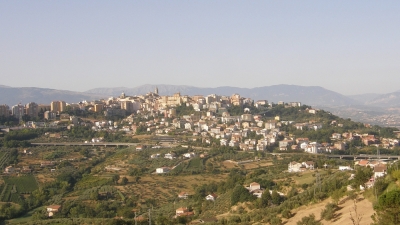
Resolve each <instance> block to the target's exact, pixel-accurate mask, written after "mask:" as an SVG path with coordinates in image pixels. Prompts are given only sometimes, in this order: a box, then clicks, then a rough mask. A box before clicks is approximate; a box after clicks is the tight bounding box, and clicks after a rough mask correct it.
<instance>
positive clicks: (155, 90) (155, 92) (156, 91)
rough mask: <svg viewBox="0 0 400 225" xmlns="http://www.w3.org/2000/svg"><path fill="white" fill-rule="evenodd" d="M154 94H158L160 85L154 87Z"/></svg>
mask: <svg viewBox="0 0 400 225" xmlns="http://www.w3.org/2000/svg"><path fill="white" fill-rule="evenodd" d="M154 94H158V87H157V86H156V88H155V89H154Z"/></svg>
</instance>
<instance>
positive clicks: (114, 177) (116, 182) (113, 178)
mask: <svg viewBox="0 0 400 225" xmlns="http://www.w3.org/2000/svg"><path fill="white" fill-rule="evenodd" d="M112 181H113V182H114V183H115V184H118V181H119V175H118V174H115V175H113V176H112Z"/></svg>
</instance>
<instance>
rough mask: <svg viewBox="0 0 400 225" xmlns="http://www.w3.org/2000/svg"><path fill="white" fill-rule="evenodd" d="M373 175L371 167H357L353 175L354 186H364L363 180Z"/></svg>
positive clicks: (365, 180)
mask: <svg viewBox="0 0 400 225" xmlns="http://www.w3.org/2000/svg"><path fill="white" fill-rule="evenodd" d="M372 175H373V172H372V169H371V168H369V167H358V168H357V170H356V175H355V177H354V184H355V185H356V187H357V188H358V187H360V185H362V186H364V184H365V182H367V181H368V180H369V178H371V176H372Z"/></svg>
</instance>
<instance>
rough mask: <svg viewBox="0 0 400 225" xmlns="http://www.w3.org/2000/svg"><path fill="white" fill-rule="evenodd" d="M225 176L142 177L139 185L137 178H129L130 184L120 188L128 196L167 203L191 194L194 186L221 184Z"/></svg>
mask: <svg viewBox="0 0 400 225" xmlns="http://www.w3.org/2000/svg"><path fill="white" fill-rule="evenodd" d="M226 176H227V175H225V174H219V175H184V176H166V175H146V176H142V177H141V179H140V181H139V182H138V183H135V181H134V180H135V178H134V177H131V176H127V178H128V181H129V182H128V184H127V185H125V186H118V187H117V188H118V189H119V190H121V191H122V192H123V193H124V194H125V195H126V196H132V195H140V199H149V198H155V199H159V200H160V203H161V202H163V203H165V202H166V201H167V200H168V199H170V198H176V197H177V195H178V194H179V193H180V192H182V191H186V192H191V191H192V190H193V185H198V186H200V185H202V184H209V183H212V182H220V181H222V180H224V179H226Z"/></svg>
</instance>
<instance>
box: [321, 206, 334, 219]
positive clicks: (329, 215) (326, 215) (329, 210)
mask: <svg viewBox="0 0 400 225" xmlns="http://www.w3.org/2000/svg"><path fill="white" fill-rule="evenodd" d="M337 208H338V207H337V205H336V204H334V203H328V204H326V205H325V209H324V210H322V212H321V218H322V219H325V220H327V221H329V220H331V219H333V218H334V217H335V212H336V210H337Z"/></svg>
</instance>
